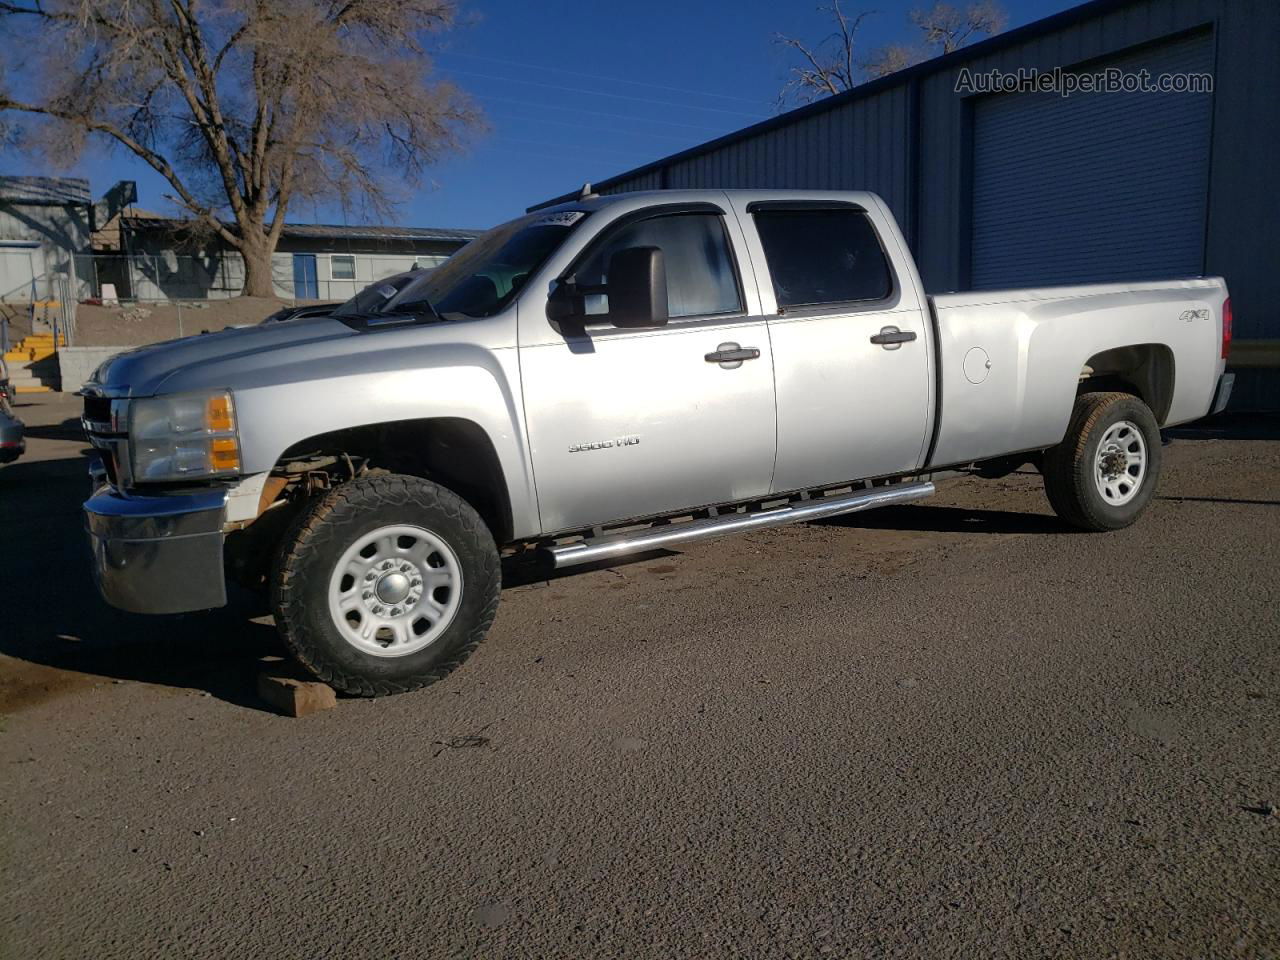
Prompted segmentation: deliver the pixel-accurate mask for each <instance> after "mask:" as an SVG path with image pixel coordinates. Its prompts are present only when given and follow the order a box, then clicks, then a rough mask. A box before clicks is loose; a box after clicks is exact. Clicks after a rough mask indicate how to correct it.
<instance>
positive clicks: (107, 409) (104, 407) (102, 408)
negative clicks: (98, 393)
mask: <svg viewBox="0 0 1280 960" xmlns="http://www.w3.org/2000/svg"><path fill="white" fill-rule="evenodd" d="M84 418H85V419H86V420H89V421H91V422H92V423H110V422H111V400H110V398H108V397H85V398H84Z"/></svg>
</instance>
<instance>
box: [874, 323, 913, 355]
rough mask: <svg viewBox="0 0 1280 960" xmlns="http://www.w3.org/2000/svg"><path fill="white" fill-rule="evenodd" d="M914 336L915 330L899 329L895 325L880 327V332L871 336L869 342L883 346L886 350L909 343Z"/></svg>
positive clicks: (895, 348)
mask: <svg viewBox="0 0 1280 960" xmlns="http://www.w3.org/2000/svg"><path fill="white" fill-rule="evenodd" d="M915 338H916V335H915V332H914V331H912V330H899V329H898V328H897V327H881V328H880V332H879V333H877V334H876V335H875V336H874V337H872V338H871V342H872V343H875V344H878V345H879V346H882V347H884V348H885V349H886V350H897V349H898V348H899V347H900V346H902V345H903V344H904V343H910V342H911V341H912V340H914V339H915Z"/></svg>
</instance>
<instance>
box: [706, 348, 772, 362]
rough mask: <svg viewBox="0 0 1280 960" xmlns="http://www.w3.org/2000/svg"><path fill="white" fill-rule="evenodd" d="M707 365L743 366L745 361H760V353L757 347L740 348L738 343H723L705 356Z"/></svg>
mask: <svg viewBox="0 0 1280 960" xmlns="http://www.w3.org/2000/svg"><path fill="white" fill-rule="evenodd" d="M702 359H703V360H705V361H707V363H732V364H733V365H734V366H739V365H741V363H742V361H743V360H759V359H760V351H759V350H757V349H756V348H755V347H740V346H738V345H737V344H736V343H722V344H720V346H718V347H716V349H715V350H713V351H712V352H711V353H708V354H705V355H703V358H702Z"/></svg>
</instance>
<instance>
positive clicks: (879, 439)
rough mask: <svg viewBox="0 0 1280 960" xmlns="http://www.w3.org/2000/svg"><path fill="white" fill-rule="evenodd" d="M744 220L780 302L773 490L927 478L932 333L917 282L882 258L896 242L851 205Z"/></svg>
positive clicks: (764, 210)
mask: <svg viewBox="0 0 1280 960" xmlns="http://www.w3.org/2000/svg"><path fill="white" fill-rule="evenodd" d="M740 212H741V214H742V215H743V216H745V217H747V218H749V220H750V222H751V224H752V225H753V226H754V228H755V231H756V235H757V236H758V238H759V241H760V245H759V248H758V249H759V250H760V251H761V252H762V255H763V257H764V259H765V262H766V264H767V266H768V270H769V276H770V278H771V280H772V288H773V295H774V299H775V301H776V302H775V307H776V311H777V312H776V314H774V315H773V316H771V317H770V319H769V335H770V339H771V341H772V343H773V364H774V371H775V377H776V384H777V387H776V388H777V401H778V465H777V469H776V471H775V472H774V478H773V490H774V492H784V491H791V490H801V489H804V488H807V487H819V486H828V485H834V484H840V483H844V482H846V481H850V480H862V479H867V478H872V477H881V476H889V475H892V474H903V473H908V472H910V471H912V470H915V469H916V468H918V467H919V466H920V464H921V461H922V459H923V457H924V453H925V443H926V439H927V432H928V428H929V423H930V421H929V412H930V404H931V402H932V398H931V394H932V374H931V369H930V366H929V359H928V353H927V351H928V347H929V344H928V329H927V328H926V326H925V316H924V313H923V311H922V309H921V307H922V304H921V303H920V302H919V295H918V291H917V290H916V288H915V285H914V283H913V282H911V281H910V280H909V278H907V277H899V276H896V275H895V273H894V270H893V269H892V267H891V265H890V262H889V258H888V257H887V256H886V254H885V244H886V243H888V244H895V245H896V244H897V237H896V236H891V237H884V238H882V237H881V236H880V235H879V233H878V232H877V229H876V225H875V224H874V223H873V221H872V218H871V217H870V216H868V213H867V211H866V210H864V209H863V208H861V207H859V206H857V205H855V204H850V203H841V202H831V203H829V204H827V205H826V206H823V205H822V202H821V201H815V202H809V203H799V204H791V205H788V204H787V203H784V202H777V203H773V202H765V203H753V204H748V205H746V206H744V208H743V209H742V210H741V211H740ZM885 229H886V232H887V230H888V228H887V226H886V227H885ZM766 308H767V307H766Z"/></svg>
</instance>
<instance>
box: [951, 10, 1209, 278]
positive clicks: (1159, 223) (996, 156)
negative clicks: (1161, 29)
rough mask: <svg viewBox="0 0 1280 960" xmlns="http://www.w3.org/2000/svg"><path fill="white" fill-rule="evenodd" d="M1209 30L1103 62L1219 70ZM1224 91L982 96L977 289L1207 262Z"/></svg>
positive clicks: (1192, 267) (1169, 270)
mask: <svg viewBox="0 0 1280 960" xmlns="http://www.w3.org/2000/svg"><path fill="white" fill-rule="evenodd" d="M1212 65H1213V51H1212V41H1211V38H1210V36H1209V35H1207V34H1197V35H1195V36H1191V37H1187V38H1184V39H1181V40H1177V41H1174V42H1171V43H1166V44H1162V45H1159V46H1155V47H1149V48H1146V49H1144V50H1142V51H1139V52H1136V53H1133V54H1129V55H1126V56H1123V57H1118V58H1115V59H1113V60H1108V61H1106V62H1105V63H1102V64H1098V65H1096V66H1091V67H1090V71H1091V72H1092V71H1096V70H1103V69H1107V68H1110V67H1117V68H1119V69H1121V70H1124V71H1127V72H1130V73H1137V72H1138V71H1140V70H1144V69H1145V70H1146V71H1148V72H1149V73H1150V75H1151V77H1152V79H1155V78H1158V77H1160V76H1161V75H1167V74H1175V73H1210V72H1212ZM1212 101H1213V95H1212V94H1211V93H1137V92H1134V93H1088V94H1083V93H1076V94H1074V95H1073V96H1071V97H1068V98H1062V97H1059V96H1058V95H1056V94H1047V93H1014V94H996V95H992V96H989V97H985V98H983V99H981V100H979V101H978V102H977V103H976V104H975V108H974V130H973V160H974V163H973V248H972V250H973V260H972V268H973V269H972V277H971V279H972V285H973V286H974V287H976V288H984V287H985V288H993V287H1025V286H1038V285H1044V284H1053V283H1090V282H1099V283H1101V282H1109V281H1127V280H1153V279H1163V278H1167V277H1177V276H1194V275H1196V274H1199V273H1201V272H1202V270H1203V264H1204V217H1205V203H1206V190H1207V186H1208V177H1209V133H1210V120H1211V117H1212Z"/></svg>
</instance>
